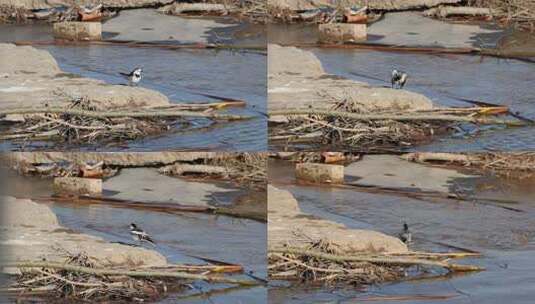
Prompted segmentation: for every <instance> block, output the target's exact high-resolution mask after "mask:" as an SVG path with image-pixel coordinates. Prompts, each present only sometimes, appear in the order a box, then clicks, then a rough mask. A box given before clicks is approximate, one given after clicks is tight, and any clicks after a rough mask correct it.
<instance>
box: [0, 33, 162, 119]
mask: <svg viewBox="0 0 535 304" xmlns="http://www.w3.org/2000/svg"><path fill="white" fill-rule="evenodd" d="M0 71H1V75H0V76H1V77H2V82H0V109H9V108H21V107H37V106H45V105H48V106H64V105H67V104H69V103H70V102H71V100H72V99H74V98H77V97H85V98H86V99H87V100H89V101H90V102H91V103H92V104H93V105H94V106H96V107H97V108H98V109H101V110H103V109H114V108H126V107H128V108H137V107H155V106H165V105H168V104H169V99H168V98H167V97H166V96H165V95H163V94H161V93H159V92H156V91H153V90H149V89H145V88H141V87H130V86H125V85H111V84H107V83H106V82H104V81H101V80H96V79H91V78H84V77H81V76H79V75H74V74H69V73H64V72H62V71H61V69H60V68H59V66H58V64H57V62H56V60H54V58H53V57H52V56H51V55H50V53H48V52H47V51H44V50H38V49H36V48H34V47H31V46H15V45H13V44H7V43H0Z"/></svg>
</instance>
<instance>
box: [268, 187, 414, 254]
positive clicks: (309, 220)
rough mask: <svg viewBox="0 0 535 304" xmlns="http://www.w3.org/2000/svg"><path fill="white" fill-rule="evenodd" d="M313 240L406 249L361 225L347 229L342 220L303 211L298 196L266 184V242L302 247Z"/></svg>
mask: <svg viewBox="0 0 535 304" xmlns="http://www.w3.org/2000/svg"><path fill="white" fill-rule="evenodd" d="M310 239H312V240H326V241H329V242H331V243H333V244H334V245H338V246H339V249H340V250H341V252H346V253H351V252H355V251H374V252H406V251H407V250H408V249H407V246H406V245H405V244H403V243H402V242H401V241H400V240H399V239H398V238H395V237H392V236H388V235H386V234H383V233H380V232H376V231H371V230H362V229H349V228H347V227H346V226H344V225H342V224H338V223H336V222H332V221H328V220H324V219H320V218H317V217H314V216H312V215H307V214H305V213H302V212H301V210H300V208H299V204H298V202H297V200H296V199H295V198H294V197H293V195H292V194H291V193H290V192H289V191H286V190H280V189H277V188H275V187H273V186H271V185H270V186H269V187H268V245H269V247H281V246H284V245H287V244H289V245H290V246H293V247H302V246H304V245H306V244H308V242H310Z"/></svg>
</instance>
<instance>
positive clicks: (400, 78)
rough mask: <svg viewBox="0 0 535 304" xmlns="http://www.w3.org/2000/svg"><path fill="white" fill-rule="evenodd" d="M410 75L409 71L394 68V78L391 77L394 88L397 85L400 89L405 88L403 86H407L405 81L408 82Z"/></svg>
mask: <svg viewBox="0 0 535 304" xmlns="http://www.w3.org/2000/svg"><path fill="white" fill-rule="evenodd" d="M408 77H409V75H407V73H405V72H402V71H398V70H396V69H394V70H393V71H392V78H391V82H392V88H396V87H397V88H398V89H403V87H404V86H405V83H406V82H407V78H408Z"/></svg>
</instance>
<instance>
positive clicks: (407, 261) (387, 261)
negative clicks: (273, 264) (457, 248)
mask: <svg viewBox="0 0 535 304" xmlns="http://www.w3.org/2000/svg"><path fill="white" fill-rule="evenodd" d="M269 253H282V254H296V255H305V256H310V257H314V258H318V259H325V260H330V261H334V262H366V263H373V264H381V265H392V266H395V265H397V266H414V265H420V266H431V267H441V268H445V269H447V270H449V271H451V272H469V271H483V270H485V268H483V267H480V266H475V265H461V264H450V263H448V262H446V261H432V260H428V259H421V258H399V257H391V256H387V255H383V256H379V255H375V256H366V255H363V256H359V255H354V256H346V255H335V254H328V253H323V252H319V251H315V250H305V249H299V248H274V249H269Z"/></svg>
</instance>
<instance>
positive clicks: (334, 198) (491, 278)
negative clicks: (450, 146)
mask: <svg viewBox="0 0 535 304" xmlns="http://www.w3.org/2000/svg"><path fill="white" fill-rule="evenodd" d="M283 168H284V166H282V167H281V169H283ZM272 176H273V177H274V178H276V179H277V180H280V181H284V182H287V176H286V175H285V176H286V177H285V179H280V178H279V177H278V176H276V175H273V174H272ZM501 183H502V184H504V185H505V184H506V183H503V181H500V180H492V179H486V178H480V179H478V180H475V181H474V182H473V183H472V184H468V185H467V188H469V190H468V191H469V192H470V193H471V194H474V195H478V196H486V197H489V196H491V197H515V196H516V197H518V198H521V200H520V201H519V202H518V203H516V204H514V205H511V206H514V207H515V208H518V209H520V210H522V211H523V212H514V211H510V210H505V209H502V208H499V207H497V206H495V205H487V204H479V203H478V204H476V203H473V202H456V201H444V202H440V201H438V202H437V201H426V200H414V199H410V198H403V197H395V196H388V195H381V194H370V193H361V192H356V191H350V190H341V189H329V188H317V187H316V188H313V187H303V186H279V187H280V188H284V189H287V190H289V191H291V192H292V193H293V194H294V196H295V197H296V199H297V200H298V201H299V205H300V207H301V208H302V210H303V211H304V212H306V213H311V214H314V215H317V216H320V217H323V218H326V219H330V220H334V221H337V222H340V223H343V224H345V225H347V226H348V227H351V228H359V229H372V230H377V231H381V232H384V233H386V234H390V235H396V234H397V233H398V232H399V231H400V229H401V226H402V223H403V222H404V221H406V222H407V223H409V225H410V226H411V227H412V228H411V229H412V230H413V238H414V239H415V241H414V243H413V244H411V249H413V250H427V251H448V250H452V249H451V248H449V247H448V246H446V245H451V246H457V247H461V248H467V249H471V250H476V251H480V252H481V253H482V254H483V257H482V258H478V259H463V260H459V263H470V264H476V265H481V266H483V267H485V268H486V269H487V270H486V271H483V272H479V273H472V274H467V275H460V276H451V277H445V278H441V279H438V280H427V281H405V282H398V283H387V284H380V285H375V286H368V287H365V288H364V289H363V290H362V291H359V290H356V289H355V288H353V289H351V288H311V287H309V288H305V287H280V286H275V287H271V288H270V291H269V302H270V303H311V302H314V303H355V302H358V301H360V300H364V299H365V298H372V297H380V296H383V297H384V296H402V295H408V296H411V295H412V296H415V295H417V296H447V297H448V298H447V299H433V298H423V300H421V301H415V300H414V301H411V300H409V301H408V302H410V303H412V302H415V303H490V304H494V303H495V304H498V303H504V302H512V303H532V302H533V297H534V296H535V292H534V291H533V289H532V286H533V284H534V283H535V276H533V271H534V270H535V267H534V264H533V256H534V255H535V222H534V221H533V218H535V204H533V199H534V198H535V194H533V192H532V191H529V190H527V189H525V188H524V187H522V186H518V187H515V186H512V187H509V188H505V187H500V184H501ZM489 185H495V187H494V188H493V190H480V189H490V187H489ZM511 192H512V193H511ZM457 251H458V250H457ZM373 302H374V303H376V302H377V303H408V302H407V301H402V300H397V301H396V300H386V299H385V300H380V299H379V300H374V301H373Z"/></svg>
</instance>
